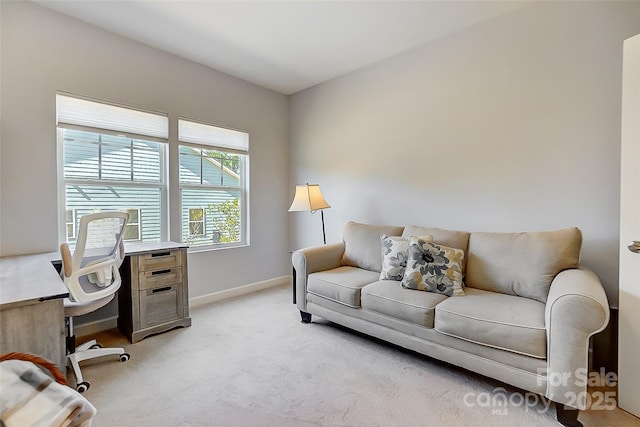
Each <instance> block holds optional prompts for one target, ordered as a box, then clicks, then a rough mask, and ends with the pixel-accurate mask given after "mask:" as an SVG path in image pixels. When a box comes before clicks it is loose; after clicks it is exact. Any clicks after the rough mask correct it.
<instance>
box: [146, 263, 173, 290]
mask: <svg viewBox="0 0 640 427" xmlns="http://www.w3.org/2000/svg"><path fill="white" fill-rule="evenodd" d="M139 282H140V285H139V286H140V290H142V289H149V288H157V287H158V286H164V285H172V284H174V283H182V267H173V268H165V269H163V270H154V271H143V272H141V273H140V274H139Z"/></svg>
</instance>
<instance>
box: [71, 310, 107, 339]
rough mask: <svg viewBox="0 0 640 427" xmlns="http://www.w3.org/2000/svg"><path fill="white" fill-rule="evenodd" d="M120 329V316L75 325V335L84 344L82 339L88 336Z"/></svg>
mask: <svg viewBox="0 0 640 427" xmlns="http://www.w3.org/2000/svg"><path fill="white" fill-rule="evenodd" d="M117 327H118V316H112V317H107V318H104V319H100V320H96V321H93V322H89V323H83V324H80V325H78V324H75V323H74V325H73V333H74V334H75V335H76V337H78V339H79V340H80V342H79V344H81V343H82V337H86V336H87V335H93V334H97V333H98V332H102V331H107V330H109V329H113V328H117Z"/></svg>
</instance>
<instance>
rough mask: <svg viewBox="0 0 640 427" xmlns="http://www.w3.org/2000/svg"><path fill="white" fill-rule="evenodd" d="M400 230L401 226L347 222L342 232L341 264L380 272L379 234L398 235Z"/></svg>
mask: <svg viewBox="0 0 640 427" xmlns="http://www.w3.org/2000/svg"><path fill="white" fill-rule="evenodd" d="M402 230H403V227H395V226H390V225H371V224H360V223H357V222H353V221H349V222H347V223H346V224H345V226H344V230H343V232H342V240H344V244H345V245H344V254H343V255H342V264H343V265H349V266H351V267H359V268H364V269H365V270H370V271H377V272H378V273H380V271H381V270H382V251H381V249H380V235H381V234H386V235H387V236H400V235H401V234H402Z"/></svg>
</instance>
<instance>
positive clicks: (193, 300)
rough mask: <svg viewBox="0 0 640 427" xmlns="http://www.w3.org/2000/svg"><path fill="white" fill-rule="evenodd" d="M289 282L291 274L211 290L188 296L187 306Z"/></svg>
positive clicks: (196, 305)
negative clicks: (219, 289)
mask: <svg viewBox="0 0 640 427" xmlns="http://www.w3.org/2000/svg"><path fill="white" fill-rule="evenodd" d="M290 283H291V276H281V277H276V278H275V279H269V280H264V281H262V282H256V283H251V284H248V285H244V286H238V287H237V288H231V289H225V290H223V291H217V292H212V293H210V294H206V295H201V296H198V297H193V298H189V307H200V306H202V305H206V304H211V303H214V302H218V301H222V300H225V299H228V298H233V297H237V296H240V295H246V294H250V293H251V292H257V291H261V290H263V289H267V288H272V287H274V286H281V285H286V284H290Z"/></svg>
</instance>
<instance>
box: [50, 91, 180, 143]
mask: <svg viewBox="0 0 640 427" xmlns="http://www.w3.org/2000/svg"><path fill="white" fill-rule="evenodd" d="M56 107H57V123H58V126H61V127H65V125H71V126H81V127H84V128H90V129H104V130H109V131H116V132H123V133H127V134H135V135H141V136H148V137H153V138H160V139H167V138H168V137H169V118H168V117H167V116H166V115H163V114H157V113H150V112H146V111H141V110H135V109H131V108H125V107H119V106H117V105H112V104H105V103H101V102H96V101H90V100H87V99H82V98H76V97H73V96H69V95H63V94H56Z"/></svg>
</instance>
